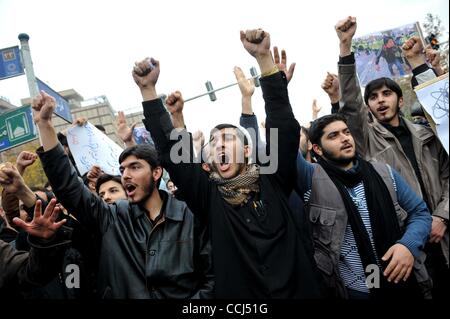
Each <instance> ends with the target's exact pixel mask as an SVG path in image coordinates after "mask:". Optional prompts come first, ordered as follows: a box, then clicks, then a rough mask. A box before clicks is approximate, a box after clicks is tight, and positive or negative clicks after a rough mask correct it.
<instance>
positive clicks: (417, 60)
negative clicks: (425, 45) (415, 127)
mask: <svg viewBox="0 0 450 319" xmlns="http://www.w3.org/2000/svg"><path fill="white" fill-rule="evenodd" d="M407 60H408V62H409V64H411V67H412V68H413V69H415V68H417V67H418V66H420V65H422V64H424V63H426V62H427V61H426V59H425V56H416V57H411V58H407Z"/></svg>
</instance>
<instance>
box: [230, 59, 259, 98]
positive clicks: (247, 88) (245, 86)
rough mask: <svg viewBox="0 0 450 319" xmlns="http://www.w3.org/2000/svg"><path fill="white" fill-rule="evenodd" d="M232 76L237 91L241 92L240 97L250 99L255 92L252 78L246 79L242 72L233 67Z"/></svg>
mask: <svg viewBox="0 0 450 319" xmlns="http://www.w3.org/2000/svg"><path fill="white" fill-rule="evenodd" d="M233 72H234V76H235V77H236V80H237V81H238V85H239V89H240V90H241V94H242V97H251V96H252V95H253V93H254V92H255V81H254V80H253V78H251V79H248V80H247V79H246V78H245V75H244V72H242V70H241V68H240V67H238V66H235V67H234V70H233Z"/></svg>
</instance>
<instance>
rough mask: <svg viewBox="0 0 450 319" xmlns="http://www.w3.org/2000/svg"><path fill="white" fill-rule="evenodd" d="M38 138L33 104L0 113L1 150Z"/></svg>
mask: <svg viewBox="0 0 450 319" xmlns="http://www.w3.org/2000/svg"><path fill="white" fill-rule="evenodd" d="M36 138H37V132H36V128H35V126H34V123H33V117H32V112H31V106H29V105H28V106H23V107H19V108H16V109H14V110H12V111H9V112H7V113H3V114H1V115H0V152H2V151H5V150H7V149H9V148H13V147H16V146H19V145H21V144H24V143H27V142H29V141H32V140H34V139H36Z"/></svg>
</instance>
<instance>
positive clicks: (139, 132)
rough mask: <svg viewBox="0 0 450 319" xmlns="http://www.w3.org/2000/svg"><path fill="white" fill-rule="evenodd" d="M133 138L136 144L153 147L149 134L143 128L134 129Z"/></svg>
mask: <svg viewBox="0 0 450 319" xmlns="http://www.w3.org/2000/svg"><path fill="white" fill-rule="evenodd" d="M133 138H134V141H135V142H136V144H150V145H153V146H154V145H155V143H154V142H153V139H152V136H151V135H150V132H149V131H147V130H146V129H145V127H143V126H140V127H135V128H134V130H133Z"/></svg>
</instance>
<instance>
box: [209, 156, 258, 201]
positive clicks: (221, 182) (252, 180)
mask: <svg viewBox="0 0 450 319" xmlns="http://www.w3.org/2000/svg"><path fill="white" fill-rule="evenodd" d="M209 178H210V180H212V181H213V182H215V183H216V184H217V186H218V188H219V192H220V193H221V194H222V196H223V198H224V199H225V200H226V201H227V203H229V204H230V205H231V206H239V205H242V204H245V203H246V202H247V200H248V198H249V196H250V193H252V192H255V193H259V184H258V179H259V166H258V165H256V164H251V165H248V166H247V170H246V171H245V172H244V173H242V174H239V175H238V176H236V177H233V178H231V179H223V178H222V177H220V175H219V174H218V173H217V172H213V173H211V175H210V176H209Z"/></svg>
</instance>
